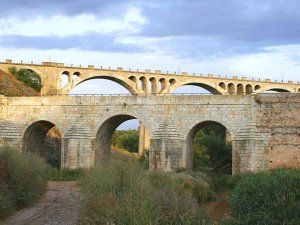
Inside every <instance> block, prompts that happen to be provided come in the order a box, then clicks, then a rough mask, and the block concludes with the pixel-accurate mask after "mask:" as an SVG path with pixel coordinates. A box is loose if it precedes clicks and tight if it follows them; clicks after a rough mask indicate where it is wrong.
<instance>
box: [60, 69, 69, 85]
mask: <svg viewBox="0 0 300 225" xmlns="http://www.w3.org/2000/svg"><path fill="white" fill-rule="evenodd" d="M69 76H70V73H69V72H68V71H64V72H62V74H61V77H60V86H61V88H64V87H65V86H67V85H68V84H69Z"/></svg>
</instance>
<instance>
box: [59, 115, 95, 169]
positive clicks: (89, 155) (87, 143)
mask: <svg viewBox="0 0 300 225" xmlns="http://www.w3.org/2000/svg"><path fill="white" fill-rule="evenodd" d="M94 165H95V139H94V138H93V136H92V134H91V133H90V131H89V129H88V127H86V125H85V124H84V122H83V121H81V119H80V118H79V119H78V120H77V121H76V123H75V124H74V125H72V126H71V127H70V128H69V129H68V130H67V132H66V133H65V135H64V137H63V139H62V159H61V167H62V168H70V169H75V168H89V167H91V166H94Z"/></svg>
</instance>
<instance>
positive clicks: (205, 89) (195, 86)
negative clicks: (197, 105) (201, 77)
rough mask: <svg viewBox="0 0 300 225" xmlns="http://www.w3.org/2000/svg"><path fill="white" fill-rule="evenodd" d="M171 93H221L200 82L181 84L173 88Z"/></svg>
mask: <svg viewBox="0 0 300 225" xmlns="http://www.w3.org/2000/svg"><path fill="white" fill-rule="evenodd" d="M171 93H174V94H213V95H220V94H221V93H220V92H219V91H218V90H217V89H215V88H213V87H211V86H209V85H207V84H202V83H187V84H184V85H182V86H179V87H177V88H175V89H174V90H173V91H172V92H171Z"/></svg>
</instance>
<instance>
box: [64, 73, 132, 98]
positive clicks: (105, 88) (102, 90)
mask: <svg viewBox="0 0 300 225" xmlns="http://www.w3.org/2000/svg"><path fill="white" fill-rule="evenodd" d="M134 81H136V80H134ZM69 94H71V95H75V94H79V95H83V94H87V95H119V94H120V95H130V94H136V93H135V90H134V89H133V88H132V87H131V86H130V85H129V84H127V83H126V82H124V81H122V80H120V79H117V78H114V77H107V76H98V77H92V78H89V79H85V80H83V81H81V82H79V83H78V84H76V86H75V87H74V88H73V89H72V90H71V92H70V93H69Z"/></svg>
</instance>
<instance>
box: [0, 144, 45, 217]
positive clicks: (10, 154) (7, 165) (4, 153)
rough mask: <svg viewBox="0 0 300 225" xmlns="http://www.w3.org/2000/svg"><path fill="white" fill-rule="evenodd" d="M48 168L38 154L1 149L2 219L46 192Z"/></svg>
mask: <svg viewBox="0 0 300 225" xmlns="http://www.w3.org/2000/svg"><path fill="white" fill-rule="evenodd" d="M47 168H48V166H47V164H46V163H45V162H44V161H43V160H41V159H40V158H38V157H36V156H32V155H25V154H20V153H16V152H14V151H12V150H11V149H7V148H6V149H0V219H3V218H4V217H6V216H8V215H9V214H11V213H13V212H14V211H16V210H18V209H19V208H21V207H25V206H27V205H29V204H31V203H33V202H34V201H36V200H37V199H38V198H39V197H40V196H41V195H42V194H43V193H44V191H45V189H46V184H47V178H46V171H47Z"/></svg>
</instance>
